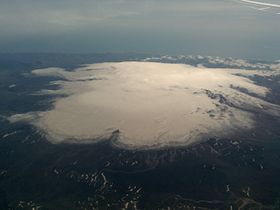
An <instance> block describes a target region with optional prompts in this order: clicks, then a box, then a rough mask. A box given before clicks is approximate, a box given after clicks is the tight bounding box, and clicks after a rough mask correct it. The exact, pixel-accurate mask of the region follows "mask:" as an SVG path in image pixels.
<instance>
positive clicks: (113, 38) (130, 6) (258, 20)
mask: <svg viewBox="0 0 280 210" xmlns="http://www.w3.org/2000/svg"><path fill="white" fill-rule="evenodd" d="M265 2H269V3H277V2H278V0H266V1H265ZM252 7H254V8H252ZM255 7H256V6H255V5H247V4H245V3H242V2H241V1H239V0H172V1H170V0H142V1H139V0H9V1H7V0H0V28H1V33H0V52H65V53H96V52H97V53H99V52H102V53H103V52H136V53H137V52H138V53H153V54H170V55H172V54H176V55H177V54H193V55H198V54H200V55H212V56H226V57H228V56H232V57H238V58H257V59H266V60H275V59H279V58H280V27H279V22H280V14H277V13H278V12H280V11H275V9H269V10H265V11H262V10H257V9H256V8H255ZM279 10H280V9H279Z"/></svg>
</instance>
